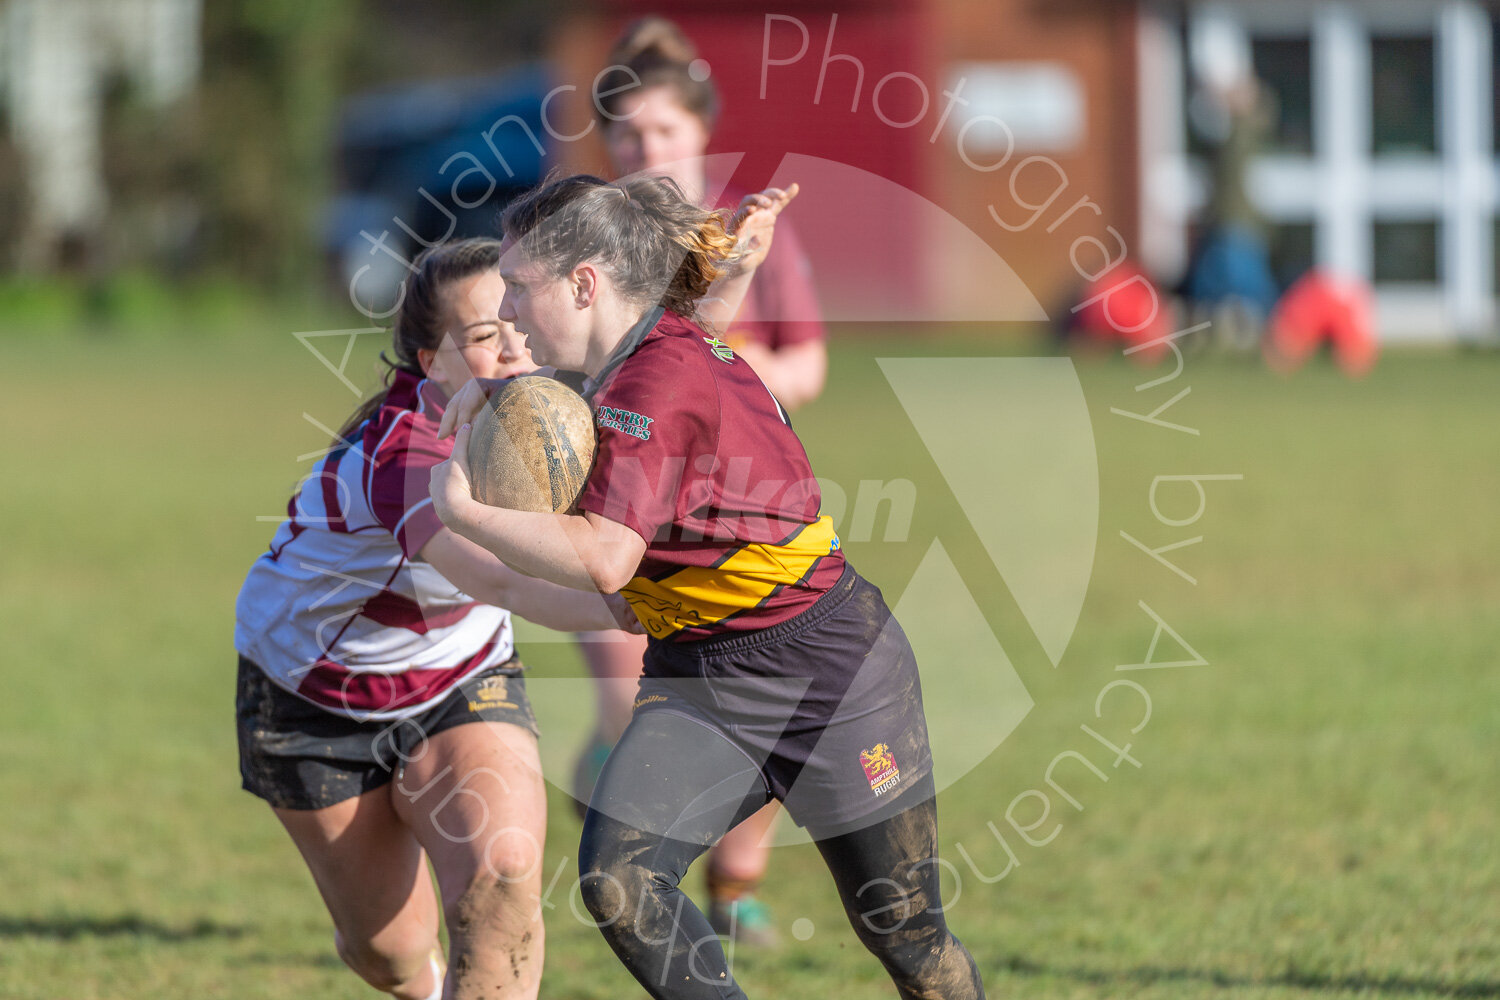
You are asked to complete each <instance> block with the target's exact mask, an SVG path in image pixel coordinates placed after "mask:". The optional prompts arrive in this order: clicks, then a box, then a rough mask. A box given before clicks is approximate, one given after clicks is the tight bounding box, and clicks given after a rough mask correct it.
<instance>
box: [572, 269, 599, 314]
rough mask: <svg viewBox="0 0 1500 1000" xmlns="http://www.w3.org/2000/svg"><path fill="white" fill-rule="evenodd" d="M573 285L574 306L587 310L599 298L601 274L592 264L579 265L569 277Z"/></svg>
mask: <svg viewBox="0 0 1500 1000" xmlns="http://www.w3.org/2000/svg"><path fill="white" fill-rule="evenodd" d="M569 277H570V278H571V279H572V284H573V305H574V307H576V308H578V309H587V308H588V307H589V306H591V305H593V304H594V300H595V299H596V298H598V297H599V272H598V270H597V269H595V267H594V265H592V264H579V265H578V266H577V267H575V268H574V269H573V273H572V274H571V275H569Z"/></svg>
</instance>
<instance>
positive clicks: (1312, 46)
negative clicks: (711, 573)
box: [551, 0, 1500, 340]
mask: <svg viewBox="0 0 1500 1000" xmlns="http://www.w3.org/2000/svg"><path fill="white" fill-rule="evenodd" d="M648 11H649V12H656V13H662V14H666V15H668V16H671V17H673V18H674V19H676V20H677V21H678V22H679V23H680V24H682V25H683V27H684V28H685V29H686V30H687V32H688V34H689V35H690V36H691V37H692V38H693V39H694V41H695V42H696V43H697V44H698V47H699V49H700V51H701V54H702V56H703V57H704V59H706V60H707V62H708V63H709V65H710V66H711V68H712V74H713V79H714V80H715V81H716V82H717V83H718V84H719V86H720V89H721V91H722V92H723V94H724V98H725V110H724V116H723V121H722V125H721V127H720V129H719V131H718V132H717V134H716V136H715V142H714V145H713V147H712V149H711V152H718V153H724V154H743V157H742V158H740V159H739V160H738V162H737V166H736V167H735V182H736V183H737V184H739V186H742V187H751V186H755V185H758V184H762V183H765V182H766V181H768V180H770V179H772V178H775V179H783V178H782V177H781V176H780V175H778V170H779V169H780V170H781V171H782V173H783V174H788V173H789V172H790V171H789V170H788V169H787V168H786V167H785V166H779V165H781V164H783V157H784V156H785V155H786V154H794V155H795V156H797V157H800V158H801V159H797V160H795V161H791V162H792V165H796V166H798V167H799V169H801V170H802V171H803V172H804V173H806V172H807V171H808V170H809V169H810V168H809V166H808V164H809V162H810V161H809V160H807V159H806V158H807V157H817V158H822V159H825V160H830V161H837V162H839V163H842V164H846V165H848V166H850V167H854V168H858V169H859V170H860V171H864V172H868V173H869V174H873V175H877V176H878V177H880V178H884V179H886V180H887V181H889V182H892V183H893V184H894V185H896V186H899V187H900V188H903V189H905V190H906V191H909V192H911V197H910V198H908V197H905V196H901V195H898V194H895V193H893V192H892V189H891V188H889V187H882V186H880V185H878V184H875V183H873V182H872V183H870V184H861V182H860V179H859V177H860V175H856V174H848V175H844V177H843V182H840V183H835V181H836V180H837V178H836V177H835V176H833V175H830V176H829V177H827V178H824V179H823V183H822V184H820V185H818V184H815V185H814V186H813V187H812V188H810V189H809V190H810V193H811V194H815V195H816V197H810V198H808V199H806V201H805V202H802V203H799V204H798V205H797V206H796V209H795V210H796V212H797V215H796V216H795V218H796V220H797V224H798V226H799V227H800V231H801V232H802V233H803V234H804V239H805V242H807V243H808V244H809V245H810V248H811V249H812V251H813V259H814V261H815V266H816V267H817V269H818V272H819V278H820V282H821V284H822V287H824V288H825V290H826V291H825V297H826V298H827V300H828V301H829V303H830V308H831V311H832V312H833V313H834V314H835V315H836V316H839V315H842V316H848V317H850V318H871V317H873V316H877V315H879V314H882V313H883V312H885V313H888V314H889V315H891V316H892V317H893V318H905V317H906V316H907V315H908V314H915V313H916V312H917V311H918V310H919V309H920V310H925V311H924V312H923V313H922V314H923V315H927V316H930V317H933V318H936V319H939V320H941V319H977V318H982V317H985V316H994V315H995V301H996V297H997V288H999V289H1001V290H1005V291H1009V292H1011V293H1014V292H1015V291H1016V289H1015V286H1014V283H1012V284H1009V285H1007V284H1005V282H1004V278H1003V275H999V274H998V273H997V271H996V269H995V266H994V264H993V261H991V260H987V259H986V258H987V257H991V256H998V257H999V258H1000V259H1002V260H1003V261H1004V262H1005V264H1006V265H1008V268H1009V269H1010V270H1011V271H1012V272H1013V274H1014V278H1016V279H1019V283H1020V284H1021V285H1023V286H1024V289H1025V290H1026V291H1027V292H1029V293H1030V294H1031V295H1034V296H1035V300H1036V302H1037V303H1040V305H1041V307H1042V308H1043V309H1045V310H1046V311H1047V312H1048V313H1049V314H1053V315H1056V314H1057V313H1058V312H1059V310H1065V309H1066V303H1068V302H1069V301H1070V297H1071V296H1072V295H1073V294H1074V293H1075V292H1076V289H1077V288H1078V287H1079V286H1080V285H1081V283H1082V281H1081V277H1080V272H1084V271H1095V270H1097V269H1098V267H1099V265H1100V262H1101V261H1102V260H1103V259H1104V258H1105V256H1106V255H1109V254H1112V253H1113V252H1114V250H1115V247H1117V246H1118V245H1119V243H1120V242H1123V243H1124V245H1125V246H1126V247H1128V251H1129V253H1130V254H1131V255H1132V257H1134V259H1136V260H1137V261H1139V262H1140V263H1142V264H1143V265H1144V266H1145V267H1146V268H1147V270H1148V271H1150V272H1151V273H1152V274H1154V275H1155V276H1157V278H1158V279H1159V280H1160V281H1161V282H1162V283H1163V284H1164V285H1166V286H1171V285H1172V284H1173V283H1174V282H1175V281H1176V280H1177V279H1178V278H1179V277H1180V276H1181V273H1182V270H1183V268H1184V266H1185V263H1186V261H1187V258H1188V255H1189V253H1190V250H1191V245H1192V239H1193V237H1194V228H1193V224H1194V219H1195V217H1196V214H1197V213H1198V212H1199V211H1200V210H1201V208H1202V206H1203V204H1204V202H1205V200H1206V185H1207V179H1206V170H1205V169H1204V165H1203V163H1202V161H1201V157H1200V155H1199V150H1198V148H1197V147H1196V144H1195V140H1194V138H1193V129H1192V127H1191V122H1192V116H1193V100H1194V98H1193V94H1194V87H1195V83H1194V79H1195V59H1196V60H1197V62H1198V63H1199V64H1201V63H1202V60H1203V58H1205V57H1204V56H1203V55H1202V52H1203V51H1209V52H1213V51H1219V52H1223V51H1224V47H1225V46H1226V45H1228V46H1230V47H1232V48H1237V49H1238V50H1239V53H1240V55H1238V56H1236V58H1243V59H1244V60H1245V61H1246V62H1247V63H1249V64H1250V65H1252V66H1253V68H1254V70H1255V72H1256V74H1257V76H1258V77H1259V78H1260V79H1261V80H1262V81H1263V82H1264V84H1265V85H1266V87H1267V88H1268V89H1269V91H1270V92H1271V93H1272V94H1273V95H1274V98H1275V103H1276V107H1277V109H1278V114H1277V116H1276V123H1275V125H1274V127H1273V129H1272V130H1271V134H1270V136H1269V140H1268V142H1267V144H1266V145H1265V147H1264V149H1263V150H1262V153H1261V155H1259V156H1258V157H1257V158H1256V159H1255V161H1254V162H1253V164H1252V167H1251V170H1250V177H1249V187H1250V194H1251V197H1252V199H1253V201H1254V203H1255V206H1256V208H1257V209H1258V210H1259V211H1260V213H1261V214H1262V215H1263V216H1264V218H1265V219H1266V221H1267V223H1268V228H1269V233H1270V236H1271V245H1272V250H1273V258H1274V264H1275V266H1276V270H1277V274H1278V277H1280V278H1282V279H1283V280H1290V279H1291V278H1293V277H1295V276H1296V274H1297V273H1299V272H1300V271H1301V270H1302V269H1305V268H1306V267H1308V266H1311V265H1313V264H1315V263H1317V264H1322V265H1325V266H1328V267H1331V268H1333V269H1335V270H1337V271H1340V272H1343V273H1346V274H1351V275H1355V276H1359V277H1363V278H1366V279H1368V280H1370V281H1371V282H1372V283H1373V284H1374V285H1375V288H1376V291H1377V298H1378V301H1379V305H1380V317H1381V327H1382V336H1383V337H1384V338H1385V339H1390V340H1393V339H1411V338H1451V337H1453V336H1477V335H1480V334H1481V333H1483V332H1487V331H1489V330H1490V329H1491V328H1492V326H1493V317H1494V302H1495V295H1496V284H1497V282H1496V265H1495V260H1496V255H1495V251H1494V244H1495V239H1496V231H1497V227H1496V222H1495V219H1496V210H1495V189H1496V174H1497V170H1500V168H1497V144H1496V135H1497V130H1496V128H1495V121H1496V116H1497V113H1500V112H1497V105H1496V101H1495V99H1494V92H1495V84H1494V73H1493V49H1494V39H1495V37H1496V28H1495V24H1496V21H1495V18H1494V17H1493V16H1492V13H1491V12H1490V10H1489V9H1488V8H1487V7H1485V6H1483V5H1481V4H1479V3H1477V2H1473V0H1404V2H1401V3H1376V2H1352V0H1351V2H1334V0H1325V2H1316V0H1315V2H1311V3H1307V2H1296V3H1293V2H1287V3H1281V2H1274V0H1221V2H1212V3H1187V2H1170V0H1158V2H1149V0H1148V2H1132V0H1119V2H1108V0H989V2H987V3H984V4H975V3H970V2H967V0H870V2H863V3H825V2H821V0H806V2H797V3H788V4H783V5H778V6H775V7H766V8H762V7H758V6H743V5H731V4H727V3H723V4H704V3H701V2H699V3H692V4H689V3H685V2H679V0H663V2H660V3H656V4H652V5H649V7H648V6H647V5H645V4H640V3H637V2H635V0H596V3H595V5H594V6H591V7H587V8H581V9H578V10H577V11H576V13H574V14H573V15H571V16H570V18H569V19H568V20H567V21H566V23H565V24H563V25H562V26H560V27H559V29H558V30H557V31H556V33H555V34H554V36H553V37H554V43H553V46H552V50H551V56H552V58H553V60H554V72H555V73H556V77H557V79H558V81H559V82H561V83H564V84H573V85H577V86H578V90H577V91H576V92H574V91H570V92H568V93H566V94H563V95H561V96H560V97H559V99H558V100H557V102H556V108H557V109H558V110H557V120H558V121H559V122H566V123H567V124H566V125H561V124H560V125H559V126H558V130H559V132H564V133H566V134H568V135H573V134H575V133H577V132H579V131H581V130H583V129H585V128H586V127H587V123H588V121H589V117H588V107H587V105H588V97H587V91H588V87H589V83H590V81H591V80H592V78H593V74H594V73H595V72H596V71H597V69H598V68H599V67H601V66H602V65H603V62H604V59H605V55H606V53H607V51H608V47H609V43H610V41H611V39H612V38H613V37H614V35H615V34H616V32H617V31H618V30H619V29H620V28H621V27H622V26H623V25H624V24H625V23H627V22H628V21H629V20H630V19H631V18H633V17H635V16H639V15H640V14H642V13H646V12H648ZM1215 45H1216V46H1218V48H1217V50H1215V48H1214V46H1215ZM1195 53H1197V54H1196V55H1195ZM1207 58H1214V56H1208V57H1207ZM1198 68H1199V69H1201V65H1199V66H1198ZM820 83H821V90H820ZM762 88H764V92H762ZM570 102H571V103H570ZM975 119H979V120H977V121H976V120H975ZM993 119H998V120H1000V121H1003V122H1005V123H1006V124H1005V127H1004V128H1001V127H997V126H996V125H994V124H992V120H993ZM966 128H967V131H965V129H966ZM597 132H598V130H597V129H594V130H592V131H591V132H589V133H587V134H585V135H583V136H581V137H579V138H577V139H576V140H573V139H570V140H569V141H567V142H563V143H558V144H556V148H555V156H556V158H557V160H558V161H559V162H561V163H564V164H566V165H567V166H569V167H576V168H586V169H593V170H601V169H603V162H604V158H603V153H602V149H601V147H600V146H599V144H598V142H597V137H598V136H597ZM834 173H835V174H836V173H837V172H834ZM814 175H815V176H816V171H814ZM835 194H837V195H839V196H840V197H834V196H833V195H835ZM855 198H863V199H866V200H871V201H873V202H874V203H871V204H867V205H865V206H864V211H863V212H862V213H855V215H854V217H851V213H850V212H849V211H848V210H847V208H839V207H837V206H835V205H831V204H830V202H837V201H839V200H841V199H842V200H845V201H848V200H852V199H855ZM877 199H878V200H877ZM922 206H927V207H925V208H924V207H922ZM934 206H935V208H934ZM937 210H940V213H939V214H941V215H943V216H945V217H946V221H945V220H936V219H935V218H934V215H933V213H934V211H937ZM861 216H862V219H863V221H861ZM951 221H956V222H957V223H961V224H962V226H963V227H964V228H966V229H967V230H968V231H969V233H970V235H971V237H972V238H973V239H977V240H978V241H980V243H981V244H982V246H981V245H979V244H976V243H974V242H973V241H972V239H966V238H965V237H963V236H962V235H956V231H955V230H953V229H952V228H951V227H950V226H949V225H948V222H951ZM984 247H988V248H990V249H992V250H993V255H991V254H988V253H986V251H985V250H984ZM918 303H920V306H919V305H918ZM1001 313H1002V316H1001V318H1007V317H1009V318H1021V314H1024V313H1025V310H1024V309H1021V310H1018V311H1015V313H1016V314H1015V315H1014V316H1012V315H1011V313H1010V312H1007V311H1006V310H1005V309H1001Z"/></svg>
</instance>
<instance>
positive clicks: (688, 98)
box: [594, 16, 719, 132]
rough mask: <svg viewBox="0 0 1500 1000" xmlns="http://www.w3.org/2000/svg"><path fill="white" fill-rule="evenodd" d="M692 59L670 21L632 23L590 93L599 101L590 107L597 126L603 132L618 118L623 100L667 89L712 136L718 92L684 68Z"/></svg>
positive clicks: (686, 43) (693, 52) (679, 31)
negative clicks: (649, 91) (603, 127)
mask: <svg viewBox="0 0 1500 1000" xmlns="http://www.w3.org/2000/svg"><path fill="white" fill-rule="evenodd" d="M696 58H698V50H697V49H696V48H695V47H694V46H693V43H692V42H691V41H689V40H688V38H687V36H686V35H684V34H683V33H682V29H681V28H679V27H677V25H676V24H675V23H673V22H672V21H669V20H667V19H666V18H664V17H655V16H652V17H644V18H641V19H640V20H639V21H635V22H634V23H632V24H631V25H630V26H629V27H627V28H626V29H625V33H624V34H623V35H621V36H620V37H619V38H618V39H617V40H616V41H615V47H614V48H613V49H612V50H610V53H609V65H608V66H607V67H606V68H605V70H604V72H603V73H602V74H601V75H600V79H599V82H598V84H597V85H596V86H595V88H594V92H595V93H596V94H599V95H600V96H599V98H598V100H597V101H596V102H595V104H594V111H595V113H596V114H597V115H598V116H599V120H600V122H601V123H603V124H604V125H605V126H606V127H608V125H609V124H610V122H613V121H617V120H619V119H620V118H621V117H622V113H621V111H620V106H621V104H623V103H624V100H625V96H626V95H627V94H630V93H632V92H639V91H641V90H645V89H646V88H648V87H669V88H671V90H672V92H673V93H674V94H676V95H677V100H678V101H679V102H680V103H681V104H682V106H683V107H684V108H686V109H687V110H688V111H690V112H692V113H693V114H695V115H697V116H698V120H699V121H701V122H703V125H704V127H705V128H706V129H708V130H709V131H710V132H711V131H713V127H714V123H715V122H716V121H717V120H718V117H719V92H718V91H717V90H716V89H715V88H714V85H713V84H712V83H711V82H710V81H709V79H708V77H707V76H706V75H705V76H704V77H703V79H701V80H700V79H698V78H697V76H695V75H694V73H693V71H692V70H691V69H690V68H689V67H690V66H691V64H692V62H693V60H694V59H696ZM631 74H634V76H632V75H631ZM637 80H639V81H640V85H639V86H637V85H636V81H637ZM611 91H614V93H611ZM611 116H613V117H611Z"/></svg>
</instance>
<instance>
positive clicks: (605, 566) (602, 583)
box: [589, 561, 635, 594]
mask: <svg viewBox="0 0 1500 1000" xmlns="http://www.w3.org/2000/svg"><path fill="white" fill-rule="evenodd" d="M634 574H635V571H634V567H620V566H618V565H614V564H611V563H609V562H608V561H603V562H601V563H599V564H597V565H594V566H590V567H589V579H590V580H592V581H593V582H594V589H595V590H597V591H599V593H601V594H617V593H619V592H620V588H622V587H624V586H625V585H626V584H627V583H629V582H630V578H631V577H632V576H633V575H634Z"/></svg>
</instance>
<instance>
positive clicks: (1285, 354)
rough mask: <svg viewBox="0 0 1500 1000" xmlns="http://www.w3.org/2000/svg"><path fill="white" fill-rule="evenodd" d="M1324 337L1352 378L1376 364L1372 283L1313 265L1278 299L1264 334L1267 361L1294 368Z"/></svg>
mask: <svg viewBox="0 0 1500 1000" xmlns="http://www.w3.org/2000/svg"><path fill="white" fill-rule="evenodd" d="M1325 343H1326V344H1328V345H1329V346H1330V347H1331V348H1332V350H1333V356H1334V360H1335V361H1337V362H1338V366H1339V367H1340V368H1342V369H1343V370H1344V373H1345V374H1347V375H1350V376H1353V377H1356V378H1358V377H1359V376H1362V375H1365V374H1366V373H1368V372H1369V371H1370V369H1371V368H1373V367H1374V366H1375V358H1376V356H1377V355H1378V354H1379V353H1380V348H1379V345H1378V343H1377V342H1376V339H1375V303H1374V295H1373V294H1372V293H1371V291H1370V286H1369V285H1368V284H1366V283H1365V282H1363V281H1360V280H1358V279H1355V278H1341V277H1338V276H1336V275H1334V274H1331V273H1329V272H1328V271H1325V270H1323V269H1321V268H1314V269H1313V270H1311V271H1308V272H1307V273H1306V274H1304V275H1303V276H1302V277H1301V278H1299V279H1297V281H1296V283H1294V284H1293V285H1292V287H1291V288H1288V289H1287V291H1286V294H1285V295H1283V296H1282V297H1281V300H1280V301H1279V302H1277V303H1276V308H1275V310H1274V311H1273V312H1272V313H1271V322H1270V328H1269V330H1268V331H1267V334H1266V342H1265V353H1266V362H1267V364H1269V365H1270V366H1271V367H1272V368H1274V369H1275V370H1277V371H1281V372H1290V371H1295V370H1296V369H1297V368H1299V367H1301V366H1302V365H1303V364H1305V363H1306V361H1307V359H1308V358H1309V357H1311V356H1312V354H1313V353H1314V352H1316V351H1317V350H1318V349H1319V348H1320V347H1322V346H1323V345H1324V344H1325Z"/></svg>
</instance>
